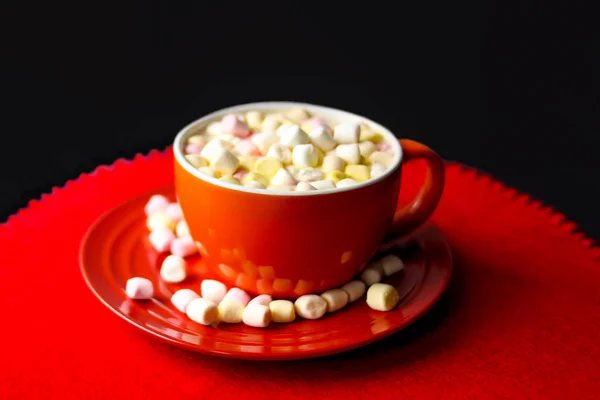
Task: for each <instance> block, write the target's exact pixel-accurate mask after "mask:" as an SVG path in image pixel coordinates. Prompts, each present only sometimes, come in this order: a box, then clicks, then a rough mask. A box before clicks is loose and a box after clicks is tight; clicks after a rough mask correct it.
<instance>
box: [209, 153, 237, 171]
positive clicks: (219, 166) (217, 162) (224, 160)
mask: <svg viewBox="0 0 600 400" xmlns="http://www.w3.org/2000/svg"><path fill="white" fill-rule="evenodd" d="M211 165H212V167H213V169H214V170H215V171H218V172H220V173H222V174H223V175H233V173H234V172H235V170H236V169H237V167H238V166H239V165H240V160H238V158H237V157H236V156H234V155H233V153H232V152H230V151H229V150H227V149H222V150H220V151H219V152H217V153H216V154H215V155H214V157H213V159H212V160H211Z"/></svg>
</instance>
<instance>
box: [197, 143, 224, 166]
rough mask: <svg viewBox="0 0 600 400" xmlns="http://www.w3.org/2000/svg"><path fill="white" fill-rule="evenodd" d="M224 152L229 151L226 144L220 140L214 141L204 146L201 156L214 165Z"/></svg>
mask: <svg viewBox="0 0 600 400" xmlns="http://www.w3.org/2000/svg"><path fill="white" fill-rule="evenodd" d="M222 150H227V147H225V143H224V142H223V141H222V140H220V139H213V140H211V141H210V142H208V143H207V144H206V146H204V148H203V149H202V151H201V152H200V155H201V156H202V157H204V158H206V159H207V160H208V161H210V162H211V163H212V162H213V159H214V158H215V156H216V155H217V154H219V153H220V152H221V151H222Z"/></svg>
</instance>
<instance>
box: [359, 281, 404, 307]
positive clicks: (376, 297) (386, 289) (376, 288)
mask: <svg viewBox="0 0 600 400" xmlns="http://www.w3.org/2000/svg"><path fill="white" fill-rule="evenodd" d="M398 301H400V295H399V294H398V292H397V291H396V289H395V288H394V287H393V286H391V285H388V284H385V283H375V284H373V285H372V286H371V287H370V288H369V290H367V304H368V305H369V307H371V308H372V309H373V310H377V311H390V310H391V309H392V308H394V307H396V304H398Z"/></svg>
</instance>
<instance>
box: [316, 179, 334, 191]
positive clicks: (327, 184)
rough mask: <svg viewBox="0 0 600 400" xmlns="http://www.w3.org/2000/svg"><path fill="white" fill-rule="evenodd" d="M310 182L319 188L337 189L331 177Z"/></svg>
mask: <svg viewBox="0 0 600 400" xmlns="http://www.w3.org/2000/svg"><path fill="white" fill-rule="evenodd" d="M310 184H311V185H312V186H313V187H315V188H317V189H318V190H325V189H335V183H334V182H333V181H332V180H329V179H323V180H322V181H314V182H311V183H310Z"/></svg>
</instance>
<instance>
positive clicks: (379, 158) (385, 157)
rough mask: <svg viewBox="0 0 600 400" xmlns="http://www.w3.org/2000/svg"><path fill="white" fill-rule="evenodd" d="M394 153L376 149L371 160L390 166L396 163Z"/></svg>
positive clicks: (370, 157)
mask: <svg viewBox="0 0 600 400" xmlns="http://www.w3.org/2000/svg"><path fill="white" fill-rule="evenodd" d="M394 158H395V156H394V154H393V153H386V152H383V151H376V152H374V153H373V154H371V155H370V156H369V161H370V162H371V164H383V165H385V166H386V167H389V166H390V165H392V164H393V163H394Z"/></svg>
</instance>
